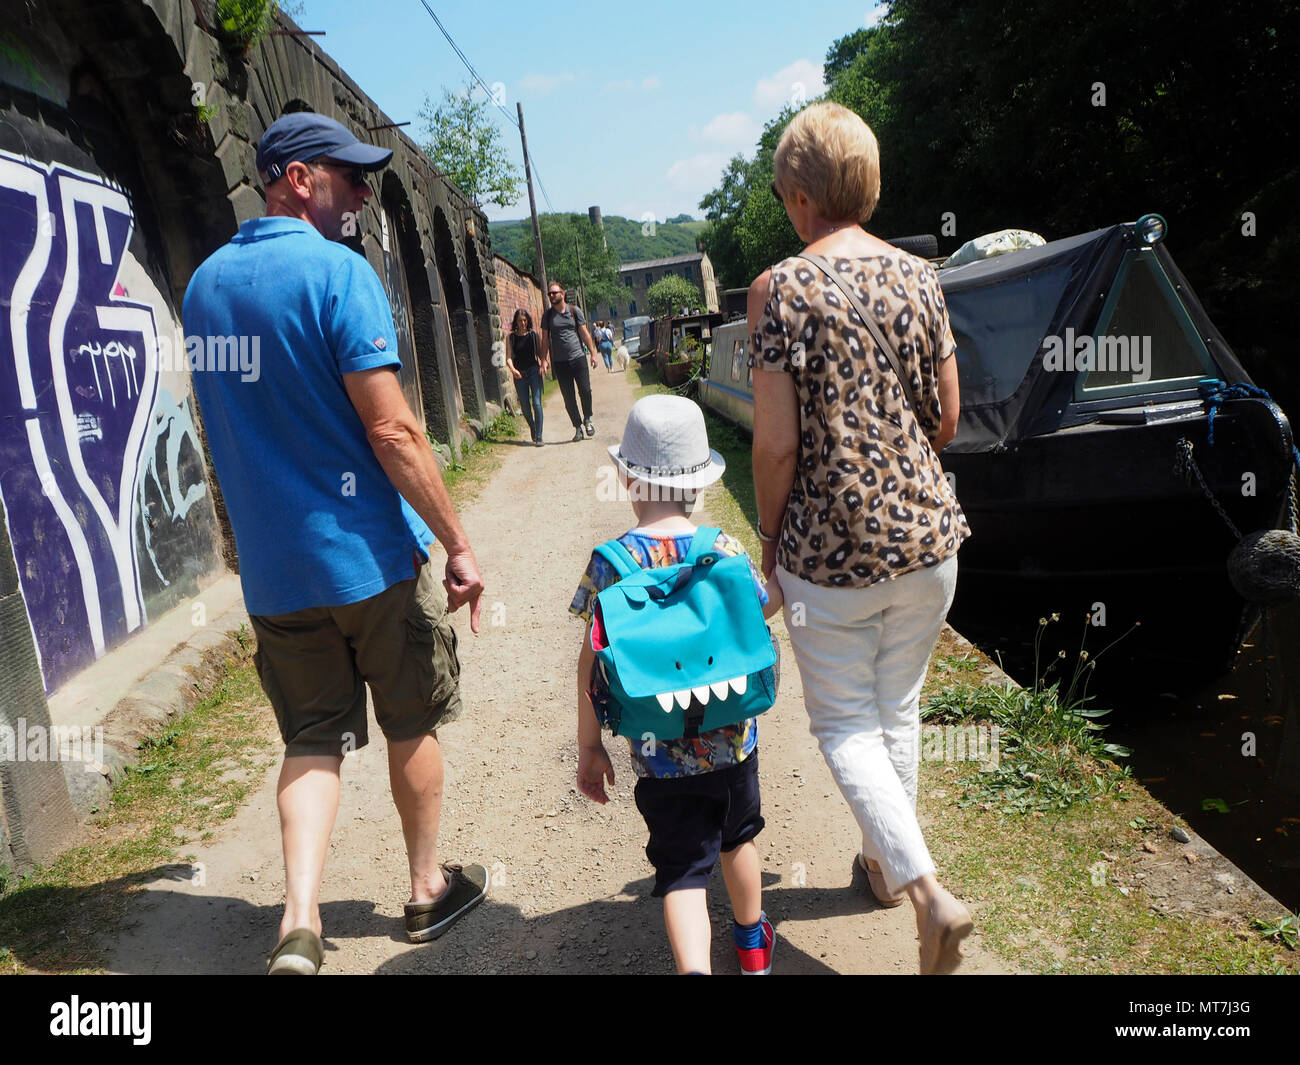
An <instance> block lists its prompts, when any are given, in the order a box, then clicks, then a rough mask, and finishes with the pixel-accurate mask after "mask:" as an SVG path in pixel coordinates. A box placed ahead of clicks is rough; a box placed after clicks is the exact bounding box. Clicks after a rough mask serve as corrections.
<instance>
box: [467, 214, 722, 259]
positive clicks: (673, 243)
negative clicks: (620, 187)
mask: <svg viewBox="0 0 1300 1065" xmlns="http://www.w3.org/2000/svg"><path fill="white" fill-rule="evenodd" d="M579 217H580V218H582V220H583V221H586V217H587V216H586V215H585V214H581V215H579ZM677 217H679V218H680V217H683V216H681V215H678V216H677ZM707 224H708V223H706V222H660V223H658V224H656V225H655V227H654V235H653V236H649V235H646V234H643V233H642V228H643V226H642V223H641V222H637V221H634V220H632V219H630V218H621V217H619V216H618V215H606V216H605V240H606V241H607V242H608V244H609V247H610V250H611V251H613V253H614V254H615V255H616V256H617V257H618V261H619V262H620V263H634V262H638V261H639V260H642V259H666V258H667V257H668V256H670V255H686V254H689V253H690V252H693V251H695V250H696V248H695V242H696V239H697V238H698V236H699V233H700V231H701V230H702V229H703V228H704V227H705V226H706V225H707ZM488 231H489V233H490V234H491V236H492V250H493V251H495V252H496V253H497V254H498V255H500V256H502V257H503V258H506V259H509V260H510V261H511V262H512V263H515V264H516V265H520V266H525V265H527V264H528V263H531V262H532V258H533V253H532V247H533V231H532V227H531V225H530V224H529V221H528V219H527V218H521V219H516V220H514V221H510V222H491V223H489V224H488Z"/></svg>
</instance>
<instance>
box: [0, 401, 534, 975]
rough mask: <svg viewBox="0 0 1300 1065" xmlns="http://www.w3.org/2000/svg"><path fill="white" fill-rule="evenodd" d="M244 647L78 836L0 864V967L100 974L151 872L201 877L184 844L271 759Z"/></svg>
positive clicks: (503, 429) (268, 728)
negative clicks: (48, 855) (7, 866)
mask: <svg viewBox="0 0 1300 1065" xmlns="http://www.w3.org/2000/svg"><path fill="white" fill-rule="evenodd" d="M518 421H519V422H520V423H522V419H519V420H518ZM516 431H517V428H516V420H515V419H514V418H512V417H511V416H509V415H503V416H501V417H499V418H498V419H497V420H496V421H494V422H493V423H492V425H491V426H489V432H488V434H487V436H486V438H485V439H483V440H478V441H476V442H475V443H473V444H471V445H469V446H468V448H467V449H466V450H465V451H464V452H463V454H462V456H461V459H460V461H459V463H458V464H457V465H458V466H459V469H456V470H452V471H448V472H447V474H446V475H445V479H446V481H447V486H448V491H449V493H450V494H451V497H452V501H453V502H454V503H456V505H457V506H463V505H464V504H465V503H467V502H468V501H469V500H470V499H472V497H473V495H474V494H475V493H476V492H477V491H478V490H479V489H480V488H481V487H482V485H483V484H485V483H486V482H487V480H488V478H489V477H490V476H491V473H492V472H493V471H494V470H495V469H496V468H497V467H498V466H499V465H500V462H501V449H500V443H501V441H503V440H506V439H510V438H512V437H513V436H514V435H515V433H516ZM253 650H254V647H253V639H252V635H251V633H249V632H248V631H247V630H244V631H242V632H241V633H240V634H239V635H238V637H237V639H236V647H235V649H234V653H232V654H231V655H230V656H229V657H228V658H227V660H226V662H225V665H224V668H223V672H222V674H221V676H220V678H219V680H218V681H217V682H216V683H215V685H213V686H212V687H211V690H209V691H206V692H200V697H199V701H198V702H197V703H196V704H195V705H194V706H193V707H192V708H191V709H189V710H187V711H185V712H184V713H182V714H178V715H177V716H176V718H175V719H174V720H173V721H172V722H171V723H169V724H168V725H167V726H166V727H165V728H164V729H162V730H161V731H159V732H157V733H155V734H153V735H151V736H149V737H148V738H146V739H145V740H144V741H143V742H142V744H141V748H140V761H139V762H138V763H137V764H136V765H135V766H133V767H131V768H130V769H129V770H127V772H126V773H125V775H124V776H123V778H122V780H121V781H120V782H119V783H118V784H117V785H116V786H115V787H114V788H113V793H112V796H111V799H110V802H109V805H108V808H107V809H105V810H103V811H101V812H100V813H98V814H96V815H95V816H94V817H93V818H92V819H91V821H90V822H89V823H88V824H87V825H86V826H85V830H84V832H83V839H84V842H83V843H81V844H80V845H79V846H77V847H75V848H73V849H71V850H68V851H66V852H64V853H63V854H62V855H60V856H59V857H58V858H56V859H55V860H54V861H52V862H49V863H47V864H46V865H41V866H36V867H34V868H32V869H28V870H25V871H24V872H23V873H22V874H21V875H19V874H17V873H15V872H13V871H0V975H9V974H22V973H96V972H102V971H103V969H104V966H105V965H106V964H107V963H108V953H107V947H106V939H107V937H108V936H110V935H111V934H112V932H113V930H115V929H118V928H121V927H122V923H123V920H124V919H125V917H126V913H127V908H128V903H129V901H130V897H131V895H132V894H133V893H135V892H136V891H138V890H139V889H140V888H141V887H142V886H144V885H146V884H148V883H151V882H153V881H157V880H159V879H163V878H166V879H172V880H185V881H189V882H196V879H195V878H196V877H201V876H202V875H203V870H202V869H201V867H196V866H195V865H193V862H194V860H195V854H194V852H193V850H192V849H187V848H188V847H189V845H191V844H193V843H195V842H202V841H205V840H207V839H210V838H211V836H212V833H213V831H214V830H215V829H216V828H218V827H219V826H220V825H221V824H222V823H223V822H225V821H227V820H229V819H230V818H232V817H234V816H235V814H236V813H237V812H238V810H239V808H240V806H241V804H242V803H243V801H244V799H245V798H246V797H247V795H248V794H249V792H250V791H252V790H254V789H255V788H257V787H260V786H261V783H262V781H263V780H264V779H265V774H266V772H267V771H268V770H269V769H270V767H271V766H272V765H273V764H275V763H276V762H278V761H279V759H280V754H281V747H280V743H279V735H278V733H277V731H276V727H275V719H274V716H273V715H272V713H271V710H270V707H269V706H268V705H267V703H266V699H265V696H264V695H263V693H262V688H261V684H260V683H259V681H258V678H257V671H256V669H255V668H254V666H253V660H252V655H253Z"/></svg>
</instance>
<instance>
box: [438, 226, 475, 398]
mask: <svg viewBox="0 0 1300 1065" xmlns="http://www.w3.org/2000/svg"><path fill="white" fill-rule="evenodd" d="M433 255H434V260H435V261H436V263H437V267H438V278H439V280H440V281H441V282H442V293H443V304H442V308H443V313H444V314H445V315H446V316H447V324H448V327H449V328H450V330H451V340H452V350H453V352H454V354H455V359H456V376H457V379H458V380H459V381H460V398H461V402H462V404H463V405H464V410H465V413H466V414H467V415H469V416H470V417H472V418H477V419H479V420H480V421H481V420H482V419H483V418H484V416H485V415H486V414H487V411H486V408H485V407H484V404H483V375H482V373H481V372H480V370H479V362H478V338H477V336H476V335H475V331H474V315H473V312H472V311H471V310H470V308H469V306H468V303H469V300H468V293H467V291H466V285H465V271H464V269H463V268H462V266H461V257H460V254H459V249H458V248H457V247H456V239H455V237H454V236H453V235H452V229H451V226H450V225H449V224H448V222H447V215H446V212H444V211H443V209H442V206H441V205H440V204H435V205H434V208H433Z"/></svg>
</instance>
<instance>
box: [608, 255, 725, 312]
mask: <svg viewBox="0 0 1300 1065" xmlns="http://www.w3.org/2000/svg"><path fill="white" fill-rule="evenodd" d="M670 274H676V275H677V276H678V277H683V278H685V279H686V280H687V281H689V282H690V283H691V284H693V285H694V286H695V287H696V288H698V289H699V290H700V292H701V293H703V295H704V307H703V308H701V309H702V310H710V311H716V310H717V309H718V281H717V278H716V277H714V274H713V263H711V262H709V257H708V256H707V255H705V254H704V252H702V251H697V252H692V253H691V254H690V255H672V256H669V257H668V258H666V259H646V260H644V261H642V262H636V263H624V264H623V265H622V266H620V267H619V268H618V277H619V280H620V281H622V282H623V284H624V285H625V286H627V295H626V297H625V298H624V299H623V300H622V301H621V302H620V303H619V304H618V305H617V306H614V305H612V304H609V305H606V304H603V303H602V304H601V305H600V306H599V307H597V308H595V309H594V310H593V311H592V315H593V317H596V318H606V317H608V318H612V319H613V320H615V321H622V320H623V319H624V318H636V317H639V316H640V315H643V314H649V313H650V300H649V297H648V296H647V295H646V293H647V291H648V290H649V288H650V286H651V285H653V284H654V283H655V282H656V281H660V280H662V279H663V278H665V277H667V276H669V275H670ZM606 312H608V313H606Z"/></svg>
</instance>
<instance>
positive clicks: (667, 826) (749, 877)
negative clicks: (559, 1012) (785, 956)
mask: <svg viewBox="0 0 1300 1065" xmlns="http://www.w3.org/2000/svg"><path fill="white" fill-rule="evenodd" d="M609 452H610V457H611V458H613V460H614V462H615V464H616V465H617V467H618V470H619V475H620V478H621V480H622V482H623V483H624V484H625V485H626V486H627V488H628V491H629V493H630V495H631V498H632V509H633V511H634V512H635V513H636V518H637V525H636V528H634V529H632V530H631V531H629V532H628V533H626V534H624V535H623V536H622V537H620V538H619V542H620V543H621V544H622V545H623V546H624V547H625V548H627V550H628V552H629V553H630V554H631V555H632V557H633V559H634V560H635V561H636V562H637V563H638V564H639V565H640V566H641V567H642V568H643V569H657V568H659V567H662V566H671V565H674V564H676V563H678V562H682V561H684V560H685V559H686V558H687V557H688V554H689V552H690V549H691V542H692V540H693V539H694V537H695V531H696V527H695V525H694V524H692V523H691V521H690V520H689V519H688V518H687V516H686V515H687V513H688V511H689V510H690V506H689V505H688V503H687V500H688V499H694V497H695V495H696V493H697V492H698V491H699V490H700V489H702V488H704V487H705V486H706V485H709V484H712V483H713V482H714V481H716V480H717V479H718V478H719V477H721V476H722V473H723V469H724V464H723V461H722V456H721V455H719V454H718V453H717V452H716V451H712V450H710V448H709V438H708V433H707V430H706V429H705V426H704V415H703V413H702V412H701V411H700V409H699V407H698V406H696V405H695V403H693V402H692V401H691V400H689V399H685V398H683V397H681V396H647V397H645V398H644V399H641V400H638V401H637V403H636V405H635V406H633V408H632V412H631V414H629V415H628V420H627V426H626V428H625V429H624V431H623V441H622V443H621V444H617V445H615V446H613V447H611V448H610V449H609ZM683 470H690V471H693V472H689V473H682V472H681V471H683ZM714 546H715V548H716V550H717V551H718V552H720V553H721V554H725V555H743V554H744V553H745V549H744V547H742V546H741V544H740V543H739V542H738V541H736V540H734V539H732V538H731V537H730V536H728V535H727V534H726V533H720V534H719V536H718V538H717V540H716V542H715V545H714ZM750 571H751V573H752V574H753V577H754V592H755V594H756V595H757V596H758V600H759V602H760V603H761V604H762V605H763V607H764V616H765V617H770V616H771V615H772V614H775V613H776V611H777V610H778V609H779V608H780V605H781V599H780V589H779V587H778V586H777V585H776V583H775V582H774V581H773V582H770V583H769V584H768V585H767V586H766V587H765V586H764V584H763V581H762V580H761V579H760V578H759V575H758V572H757V570H755V569H754V568H753V564H752V563H751V564H750ZM618 579H619V574H618V573H617V572H616V571H615V570H614V568H613V566H612V565H611V564H610V563H609V562H608V561H607V560H606V559H605V558H604V556H602V555H600V554H597V553H595V552H593V553H592V556H591V561H590V562H589V563H588V565H587V571H586V573H584V574H583V577H582V581H581V583H580V584H579V585H578V591H577V593H576V594H575V595H574V597H573V602H572V603H571V604H570V606H569V610H570V612H571V613H573V614H575V615H577V616H578V617H580V618H582V619H583V620H584V621H586V622H587V627H586V631H585V633H584V635H583V638H582V651H581V653H580V654H579V656H578V787H579V789H580V790H581V791H582V793H583V794H584V795H585V796H587V798H589V799H591V800H593V801H594V802H598V803H602V804H603V803H605V802H607V801H608V800H609V796H608V795H607V794H606V792H605V781H606V780H608V781H609V783H610V784H611V785H612V784H613V783H614V767H613V765H612V764H611V763H610V760H609V754H608V753H607V752H606V750H605V746H604V744H603V743H602V742H601V738H600V730H601V721H602V720H604V718H605V716H606V714H605V710H604V708H605V706H606V704H607V703H608V702H609V700H610V697H611V696H610V689H609V685H608V683H607V682H606V681H605V679H604V674H603V672H602V670H599V669H595V668H594V666H595V663H596V655H595V651H594V650H593V649H592V619H593V615H594V613H595V601H596V595H597V593H599V592H601V591H603V590H604V589H605V588H607V587H608V586H610V585H611V584H613V583H615V582H616V581H617V580H618ZM769 591H770V592H771V593H772V598H771V599H769ZM664 654H666V655H668V656H670V657H671V654H672V652H671V650H667V649H665V651H664ZM710 661H711V660H710ZM629 746H630V748H631V753H632V765H633V767H634V768H635V769H636V774H637V777H638V778H639V779H638V780H637V783H636V805H637V809H638V810H640V811H641V816H642V817H643V818H644V819H645V823H646V827H647V829H648V830H649V832H650V842H649V843H648V844H647V846H646V857H648V858H649V859H650V862H651V864H652V865H653V866H654V869H655V886H654V891H653V892H652V894H653V895H654V896H655V897H656V898H662V899H663V900H664V922H665V924H666V925H667V927H668V941H669V943H670V944H671V945H672V950H673V958H674V959H675V960H676V963H677V971H678V972H679V973H708V972H709V971H710V961H709V953H710V952H709V939H710V931H709V912H708V906H707V903H706V899H705V885H706V884H707V883H708V881H709V876H710V874H711V873H712V872H713V866H714V864H715V863H716V862H717V860H718V856H719V854H721V856H722V874H723V879H724V880H725V881H726V885H727V894H728V896H729V897H730V899H731V905H732V910H733V913H734V915H735V928H734V931H733V940H734V942H735V946H736V952H737V954H738V956H739V958H740V965H741V970H742V972H746V973H750V974H763V973H766V972H768V971H769V970H770V968H771V964H772V944H773V942H774V940H775V933H774V932H773V930H772V924H771V922H770V921H768V919H767V915H766V914H765V913H764V912H763V908H762V881H761V877H760V871H761V870H760V862H759V857H758V848H757V847H756V846H755V844H754V838H755V837H756V836H757V835H758V834H759V832H761V831H762V829H763V817H762V813H761V812H760V808H759V794H758V723H757V720H756V719H755V718H752V717H751V718H748V719H746V720H745V721H742V722H740V723H739V724H736V725H729V726H726V727H723V728H720V729H715V730H711V731H707V732H701V733H700V734H699V736H698V737H697V738H696V739H681V740H668V741H662V740H661V741H659V742H658V743H654V742H651V743H650V744H649V747H650V749H649V750H647V745H646V744H645V743H643V742H642V741H641V740H631V739H629Z"/></svg>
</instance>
